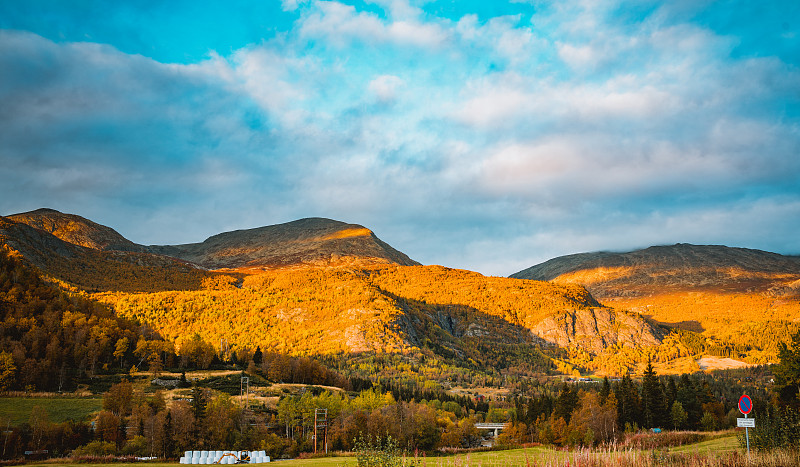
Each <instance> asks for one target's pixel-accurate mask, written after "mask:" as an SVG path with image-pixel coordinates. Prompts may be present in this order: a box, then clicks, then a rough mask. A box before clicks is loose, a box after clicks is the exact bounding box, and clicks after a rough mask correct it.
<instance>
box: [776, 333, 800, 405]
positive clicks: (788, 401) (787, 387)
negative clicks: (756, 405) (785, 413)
mask: <svg viewBox="0 0 800 467" xmlns="http://www.w3.org/2000/svg"><path fill="white" fill-rule="evenodd" d="M778 358H779V359H780V363H778V365H776V366H775V370H774V371H775V387H776V389H777V391H778V400H779V402H780V403H781V405H784V406H786V405H790V406H792V407H794V408H795V409H797V408H800V398H798V395H799V394H800V332H798V333H797V334H795V335H793V336H792V344H791V346H788V345H786V344H784V343H781V344H780V347H779V350H778Z"/></svg>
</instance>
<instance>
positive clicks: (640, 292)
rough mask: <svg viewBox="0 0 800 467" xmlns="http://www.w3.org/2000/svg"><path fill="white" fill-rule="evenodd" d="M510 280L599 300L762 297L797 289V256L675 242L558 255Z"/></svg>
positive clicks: (799, 263) (799, 269) (799, 264)
mask: <svg viewBox="0 0 800 467" xmlns="http://www.w3.org/2000/svg"><path fill="white" fill-rule="evenodd" d="M510 277H513V278H518V279H534V280H545V281H555V282H558V283H571V284H581V285H583V286H585V287H586V288H587V289H588V290H589V291H590V292H591V293H592V294H593V295H594V296H595V297H596V298H598V299H604V298H610V297H633V296H646V295H653V294H659V293H663V292H665V291H685V290H714V291H717V292H764V291H769V290H777V289H784V288H787V287H788V290H787V292H788V291H789V290H790V289H797V286H798V285H800V283H798V282H796V281H797V280H798V279H800V257H796V256H783V255H779V254H777V253H769V252H766V251H761V250H751V249H746V248H731V247H727V246H720V245H689V244H685V243H679V244H677V245H670V246H653V247H650V248H647V249H644V250H637V251H631V252H628V253H610V252H598V253H581V254H575V255H569V256H562V257H559V258H554V259H551V260H549V261H546V262H544V263H541V264H538V265H536V266H532V267H530V268H528V269H525V270H523V271H520V272H518V273H516V274H512V275H511V276H510Z"/></svg>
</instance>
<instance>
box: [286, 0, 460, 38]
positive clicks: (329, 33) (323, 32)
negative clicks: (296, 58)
mask: <svg viewBox="0 0 800 467" xmlns="http://www.w3.org/2000/svg"><path fill="white" fill-rule="evenodd" d="M314 6H315V8H313V9H312V11H311V12H309V13H307V14H306V15H305V16H304V17H303V18H302V19H301V22H300V26H299V32H300V34H301V35H302V36H305V37H310V38H322V39H325V40H327V41H328V42H329V43H330V44H332V45H334V46H337V47H345V46H347V45H348V44H349V42H350V41H361V42H364V43H367V44H371V43H374V42H377V43H392V44H397V45H403V46H413V47H417V48H438V47H441V46H442V45H443V43H444V42H445V41H447V39H448V37H447V36H448V35H447V33H446V32H445V30H444V29H443V28H442V27H440V26H439V25H438V24H436V23H423V22H420V21H417V20H416V19H413V18H408V19H398V20H392V21H389V22H386V23H385V22H384V21H382V20H381V19H380V18H379V17H378V16H376V15H374V14H371V13H367V12H358V11H356V9H355V7H354V6H351V5H344V4H342V3H338V2H333V1H317V2H315V3H314ZM392 11H395V12H396V11H397V9H396V8H395V9H394V10H392ZM399 16H400V17H406V16H408V15H407V14H405V13H403V14H399Z"/></svg>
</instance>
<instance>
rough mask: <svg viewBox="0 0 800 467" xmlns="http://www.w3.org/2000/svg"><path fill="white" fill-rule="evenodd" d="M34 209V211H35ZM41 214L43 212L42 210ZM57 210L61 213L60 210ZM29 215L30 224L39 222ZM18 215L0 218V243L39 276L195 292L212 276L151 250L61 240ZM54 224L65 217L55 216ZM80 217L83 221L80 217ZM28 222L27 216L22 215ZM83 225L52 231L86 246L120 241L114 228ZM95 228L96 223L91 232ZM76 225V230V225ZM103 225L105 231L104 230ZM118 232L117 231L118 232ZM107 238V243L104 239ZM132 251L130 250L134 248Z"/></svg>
mask: <svg viewBox="0 0 800 467" xmlns="http://www.w3.org/2000/svg"><path fill="white" fill-rule="evenodd" d="M34 212H36V211H34ZM45 214H46V213H45ZM59 214H60V213H59ZM37 217H38V216H32V217H31V219H32V220H31V222H32V223H36V222H39V220H37ZM12 218H16V219H21V217H20V216H19V215H18V216H10V217H2V216H0V246H5V247H6V248H8V249H10V250H13V251H16V252H18V253H19V254H21V255H22V257H23V258H24V259H25V260H26V261H27V262H28V263H29V264H31V265H33V266H35V267H37V268H38V269H39V270H40V271H42V272H43V273H44V274H46V275H48V276H50V277H53V278H55V279H58V280H61V281H64V282H65V283H66V284H68V285H71V286H74V287H77V288H79V289H82V290H86V291H89V292H97V291H106V290H115V291H125V292H142V291H159V290H196V289H199V288H201V287H202V284H203V281H206V280H208V279H209V278H210V277H211V276H213V275H212V274H210V273H208V272H205V271H202V270H200V269H199V268H198V267H197V266H194V265H191V264H189V263H187V262H185V261H182V260H178V259H175V258H170V257H166V256H160V255H154V254H151V253H139V252H136V251H117V250H103V249H95V248H89V247H85V246H81V245H78V244H75V243H70V242H68V241H64V240H62V239H61V238H59V237H57V236H55V235H54V234H52V233H49V232H47V231H45V230H42V229H39V228H36V227H31V226H30V225H28V224H27V223H24V222H17V221H14V220H12ZM58 218H59V220H58V222H61V221H63V220H64V219H63V218H61V216H58ZM75 218H77V219H82V220H83V221H86V220H85V219H83V218H78V217H77V216H75ZM26 220H28V219H26ZM41 222H43V225H45V226H56V225H57V224H56V223H55V222H48V221H44V220H42V221H41ZM86 222H87V223H86V224H84V226H88V227H86V229H85V230H84V229H83V227H82V225H81V224H82V223H81V222H79V223H78V225H77V226H76V225H75V224H73V226H72V227H70V228H64V227H63V224H62V227H61V228H58V227H56V228H54V229H53V230H55V231H56V232H58V233H59V234H61V235H64V236H65V237H67V238H71V239H73V240H75V241H80V242H83V243H88V244H95V245H100V244H106V245H111V244H120V245H122V246H123V247H127V246H129V245H127V244H126V243H125V242H121V243H118V242H119V238H121V237H119V238H115V236H114V235H113V234H109V233H108V232H109V231H110V232H113V230H111V229H108V228H107V227H103V226H99V225H98V224H94V223H93V222H90V221H86ZM94 226H98V227H101V229H97V230H95V227H94ZM76 227H77V228H76ZM105 229H107V230H105ZM117 235H118V234H117ZM108 240H111V242H108V243H106V242H107V241H108ZM134 249H135V248H134Z"/></svg>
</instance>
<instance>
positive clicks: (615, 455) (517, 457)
mask: <svg viewBox="0 0 800 467" xmlns="http://www.w3.org/2000/svg"><path fill="white" fill-rule="evenodd" d="M273 464H274V463H273ZM28 465H36V466H41V467H60V466H62V465H63V466H65V467H66V466H69V465H73V466H74V465H75V464H65V463H63V462H58V461H57V460H51V461H48V462H44V463H40V464H28ZM119 465H120V464H92V466H93V467H119ZM144 465H146V466H147V467H179V466H180V464H177V463H163V462H162V463H144ZM277 465H279V466H283V467H355V466H356V465H357V461H356V458H355V457H352V456H349V457H348V456H340V457H321V458H314V459H293V460H283V461H278V462H277ZM402 465H403V466H415V467H515V466H524V467H533V466H536V467H575V466H582V467H617V466H626V467H656V466H663V465H670V466H676V467H677V466H681V467H739V466H742V467H778V466H794V465H800V454H798V453H797V452H774V453H766V454H765V453H755V452H754V453H753V454H752V455H751V456H750V457H747V456H746V454H745V453H744V452H743V450H742V449H741V448H740V447H739V445H738V441H737V439H736V436H735V435H734V434H733V433H731V435H725V436H721V437H719V438H715V439H712V440H708V441H703V442H701V443H695V444H690V445H685V446H680V447H676V448H672V449H669V450H656V451H648V450H620V451H608V450H597V451H590V450H577V451H562V450H556V449H553V448H549V447H542V446H536V447H530V448H524V449H510V450H507V451H488V452H473V453H469V454H458V455H455V456H446V457H427V458H425V457H423V458H418V459H413V458H405V459H403V463H402ZM265 467H266V466H265Z"/></svg>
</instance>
